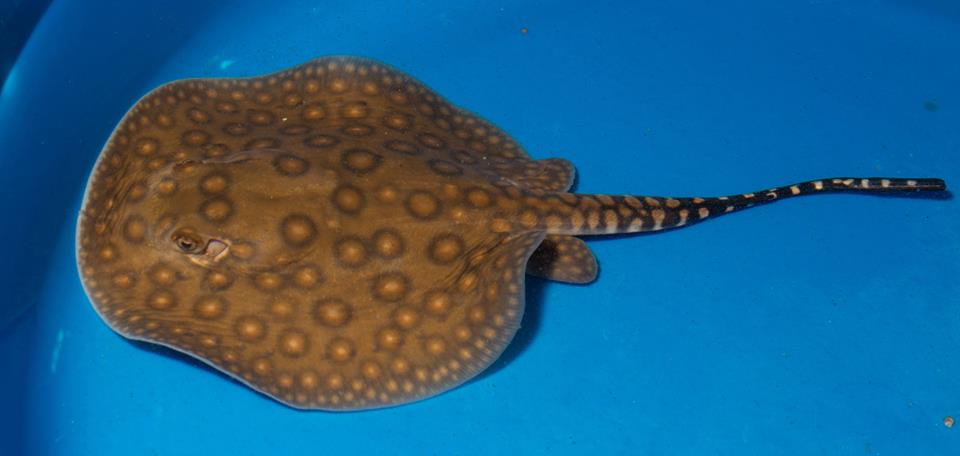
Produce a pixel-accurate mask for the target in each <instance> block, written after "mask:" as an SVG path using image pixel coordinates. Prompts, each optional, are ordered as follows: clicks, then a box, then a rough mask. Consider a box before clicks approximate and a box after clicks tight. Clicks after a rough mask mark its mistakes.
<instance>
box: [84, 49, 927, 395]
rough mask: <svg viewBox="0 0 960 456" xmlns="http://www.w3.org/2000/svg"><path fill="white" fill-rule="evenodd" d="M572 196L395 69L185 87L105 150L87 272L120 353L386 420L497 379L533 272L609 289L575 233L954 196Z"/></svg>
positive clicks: (338, 66) (560, 172)
mask: <svg viewBox="0 0 960 456" xmlns="http://www.w3.org/2000/svg"><path fill="white" fill-rule="evenodd" d="M573 179H574V168H573V166H572V165H571V164H570V162H568V161H566V160H563V159H559V158H550V159H544V160H534V159H532V158H531V157H530V156H529V155H527V153H526V152H525V151H524V150H523V149H522V148H521V147H520V146H519V145H518V144H517V142H515V141H514V140H513V139H512V138H511V137H510V136H508V135H507V134H506V133H504V132H503V131H502V130H500V129H499V128H497V127H496V126H494V125H493V124H491V123H490V122H488V121H486V120H484V119H482V118H480V117H478V116H476V115H474V114H472V113H470V112H468V111H465V110H463V109H461V108H458V107H456V106H454V105H452V104H450V103H449V102H447V101H446V100H445V99H444V98H442V97H441V96H439V95H438V94H436V93H435V92H433V91H432V90H430V89H429V88H427V87H426V86H424V85H423V84H421V83H420V82H418V81H416V80H414V79H413V78H411V77H410V76H408V75H406V74H404V73H402V72H400V71H398V70H396V69H393V68H391V67H389V66H386V65H384V64H381V63H378V62H374V61H370V60H365V59H360V58H350V57H328V58H321V59H317V60H313V61H310V62H308V63H305V64H302V65H299V66H296V67H293V68H290V69H287V70H284V71H280V72H277V73H273V74H269V75H265V76H260V77H253V78H240V79H188V80H180V81H175V82H171V83H168V84H165V85H163V86H161V87H159V88H157V89H155V90H153V91H152V92H150V93H149V94H147V95H146V96H144V97H143V98H142V99H141V100H140V101H138V102H137V103H136V104H135V105H134V106H133V107H132V108H131V109H130V110H129V112H127V114H126V115H125V116H124V117H123V119H122V120H121V122H120V124H119V125H118V126H117V128H116V129H115V131H114V132H113V133H112V135H111V137H110V139H109V141H108V142H107V144H106V146H105V148H104V149H103V151H102V152H101V154H100V156H99V158H98V160H97V162H96V165H95V167H94V170H93V172H92V174H91V177H90V179H89V183H88V185H87V188H86V193H85V197H84V200H83V206H82V209H81V212H80V218H79V222H78V232H77V246H78V248H77V258H78V266H79V271H80V275H81V277H82V281H83V285H84V289H85V291H86V293H87V295H88V296H89V298H90V300H91V301H92V303H93V306H94V308H95V309H96V311H97V312H98V314H99V315H100V317H101V318H102V319H103V320H104V321H105V322H106V323H107V324H108V325H109V326H110V327H111V328H112V329H114V330H115V331H117V332H119V333H120V334H122V335H123V336H125V337H128V338H131V339H137V340H142V341H147V342H150V343H154V344H160V345H164V346H167V347H170V348H173V349H175V350H178V351H180V352H183V353H186V354H188V355H191V356H193V357H196V358H198V359H200V360H202V361H204V362H206V363H208V364H209V365H211V366H213V367H215V368H216V369H219V370H221V371H223V372H225V373H227V374H229V375H230V376H232V377H234V378H236V379H238V380H239V381H241V382H242V383H244V384H246V385H248V386H249V387H251V388H253V389H255V390H257V391H259V392H261V393H263V394H265V395H267V396H269V397H271V398H273V399H276V400H278V401H280V402H282V403H284V404H287V405H289V406H292V407H296V408H306V409H324V410H357V409H369V408H378V407H384V406H390V405H395V404H401V403H406V402H411V401H415V400H418V399H423V398H427V397H430V396H434V395H436V394H439V393H441V392H443V391H446V390H449V389H451V388H454V387H456V386H458V385H460V384H462V383H464V382H465V381H467V380H469V379H471V378H473V377H474V376H476V375H477V374H478V373H480V372H481V371H483V370H484V369H485V368H486V367H488V366H489V365H490V364H491V363H492V362H493V361H494V360H495V359H497V357H498V356H499V355H500V354H501V353H502V352H503V350H504V348H505V347H506V346H507V344H508V343H509V342H510V340H511V339H512V338H513V336H514V333H515V332H516V331H517V328H518V327H519V325H520V319H521V316H522V315H523V311H524V277H525V273H528V274H533V275H537V276H541V277H545V278H547V279H552V280H557V281H560V282H568V283H588V282H591V281H592V280H594V278H595V277H596V275H597V262H596V260H595V258H594V255H593V254H592V253H591V251H590V249H589V247H588V246H587V245H586V244H585V243H584V241H582V240H581V239H580V238H578V237H576V236H583V235H607V234H619V233H638V232H651V231H660V230H666V229H673V228H679V227H684V226H689V225H693V224H695V223H698V222H701V221H704V220H707V219H710V218H714V217H717V216H719V215H722V214H727V213H730V212H735V211H738V210H741V209H744V208H748V207H751V206H754V205H758V204H762V203H768V202H771V201H776V200H780V199H785V198H790V197H794V196H801V195H808V194H818V193H827V192H865V193H877V192H881V193H882V192H928V191H943V190H944V189H945V184H944V182H943V181H942V180H940V179H926V178H916V179H906V178H830V179H820V180H814V181H808V182H802V183H798V184H794V185H787V186H783V187H775V188H770V189H767V190H763V191H758V192H754V193H746V194H738V195H731V196H721V197H692V198H681V197H653V196H630V195H588V194H576V193H570V192H569V189H570V186H571V184H572V182H573Z"/></svg>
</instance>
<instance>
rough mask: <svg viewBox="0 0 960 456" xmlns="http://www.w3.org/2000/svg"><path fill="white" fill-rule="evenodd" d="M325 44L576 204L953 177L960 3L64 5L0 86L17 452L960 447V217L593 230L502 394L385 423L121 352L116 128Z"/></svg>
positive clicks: (126, 348)
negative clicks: (863, 179) (112, 260)
mask: <svg viewBox="0 0 960 456" xmlns="http://www.w3.org/2000/svg"><path fill="white" fill-rule="evenodd" d="M328 54H356V55H363V56H367V57H371V58H374V59H378V60H382V61H384V62H387V63H390V64H392V65H394V66H396V67H398V68H400V69H402V70H404V71H406V72H409V73H410V74H412V75H413V76H415V77H417V78H419V79H421V80H422V81H424V82H425V83H426V84H428V85H430V86H432V87H433V88H434V89H436V90H437V91H438V92H439V93H441V94H442V95H444V96H446V97H448V98H449V99H450V100H451V101H452V102H453V103H456V104H458V105H460V106H463V107H466V108H468V109H470V110H473V111H474V112H477V113H479V114H480V115H482V116H485V117H486V118H488V119H490V120H491V121H493V122H495V123H497V124H498V125H500V126H501V127H503V128H504V129H505V130H506V131H508V132H510V133H511V134H512V135H513V136H514V137H515V138H516V139H517V140H518V141H520V142H521V143H522V144H523V145H524V146H525V147H526V148H527V150H528V151H529V152H530V153H531V155H532V156H534V157H535V158H547V157H553V156H558V157H565V158H567V159H570V160H571V161H572V162H574V163H575V164H576V165H577V167H578V170H579V183H578V187H577V188H578V191H580V192H585V193H589V192H605V193H635V194H652V195H678V196H680V195H689V196H697V195H720V194H729V193H740V192H746V191H752V190H757V189H762V188H768V187H770V186H773V185H782V184H787V183H791V182H795V181H799V180H805V179H812V178H819V177H826V176H831V175H864V176H872V175H890V176H927V175H929V176H936V177H942V178H945V179H946V180H947V182H948V183H951V184H957V185H960V128H958V126H960V85H958V84H957V82H958V81H960V59H957V56H960V8H958V7H957V6H955V3H954V2H948V1H935V0H913V1H911V0H879V1H853V2H769V1H741V2H732V3H731V2H710V1H645V2H588V3H585V2H572V1H558V2H535V1H522V2H499V3H492V2H480V1H477V2H449V1H439V0H437V1H435V0H424V1H417V2H385V1H369V2H353V1H328V2H319V1H314V2H308V1H277V2H270V4H269V6H267V3H264V2H253V1H249V2H230V3H222V4H216V3H214V2H198V1H190V2H187V1H179V0H176V1H166V2H128V1H105V0H82V1H81V0H55V1H53V2H52V4H51V5H50V7H49V9H48V10H47V11H46V13H45V14H44V16H43V17H42V19H41V20H40V21H39V23H38V25H37V26H36V29H35V31H34V32H33V34H32V35H31V36H30V39H29V41H27V43H26V46H25V47H24V49H23V52H22V53H20V55H19V57H18V58H17V60H16V61H15V64H14V66H13V67H12V71H11V73H10V74H9V76H8V78H7V80H6V82H5V84H4V88H3V92H2V95H0V165H2V166H0V172H2V173H3V176H2V178H3V179H2V183H3V185H2V190H0V214H2V215H3V221H2V222H0V223H2V230H3V231H2V234H3V235H2V237H0V240H2V241H3V248H2V250H0V252H2V258H3V260H2V262H0V268H2V270H0V285H2V289H3V290H4V292H5V294H4V298H3V299H0V306H2V312H0V317H2V318H0V324H2V326H0V366H3V369H2V375H0V420H2V421H3V422H2V423H0V424H2V427H0V454H4V455H8V454H10V455H12V454H31V455H39V454H63V455H114V454H117V455H120V454H124V455H126V454H164V455H166V454H170V455H182V454H236V455H244V454H251V455H253V454H406V453H409V454H444V455H445V454H546V453H559V454H562V453H571V454H575V453H581V454H651V455H659V454H678V455H679V454H689V455H703V454H771V455H774V454H775V455H782V454H802V455H809V454H831V455H836V454H850V455H862V454H886V455H889V454H930V455H932V454H958V453H960V429H958V427H954V428H949V427H947V426H945V424H944V420H945V418H946V417H948V416H955V417H958V418H960V394H958V392H960V355H958V342H960V298H958V297H960V281H958V280H957V278H958V277H960V205H958V203H957V201H956V200H955V199H909V198H878V197H867V196H854V195H830V196H819V197H810V198H800V199H796V200H790V201H784V202H781V203H777V204H775V205H771V206H768V207H763V208H757V209H754V210H750V211H746V212H744V213H741V214H735V215H731V216H729V217H723V218H720V219H718V220H715V221H710V222H708V223H704V224H702V225H697V226H695V227H691V228H689V229H682V230H677V231H671V232H667V233H662V234H656V235H644V236H620V237H617V238H615V239H595V240H590V241H589V244H590V246H591V248H593V249H594V251H595V252H596V255H597V257H598V259H599V261H600V264H601V268H602V271H601V274H600V277H599V280H597V281H596V282H595V283H593V284H590V285H587V286H569V285H562V284H556V283H547V282H544V281H542V280H533V279H531V280H530V281H529V282H528V289H527V314H526V316H525V317H524V320H523V327H522V328H521V330H520V332H519V333H518V335H517V337H516V339H515V340H514V342H513V344H512V345H511V346H510V348H509V349H508V351H507V352H506V354H505V355H504V356H503V357H502V359H501V360H500V361H499V362H497V363H496V364H495V365H494V366H493V367H492V368H491V369H490V371H489V372H488V373H486V374H484V375H482V376H481V377H480V378H478V379H477V380H475V381H473V382H470V383H468V384H467V385H465V386H462V387H460V388H457V389H455V390H453V391H451V392H449V393H446V394H443V395H441V396H438V397H435V398H432V399H429V400H425V401H422V402H418V403H415V404H411V405H405V406H401V407H396V408H390V409H385V410H377V411H368V412H360V413H326V412H302V411H297V410H293V409H291V408H288V407H285V406H283V405H281V404H278V403H276V402H274V401H272V400H270V399H268V398H266V397H265V396H262V395H260V394H258V393H256V392H254V391H252V390H250V389H248V388H246V387H244V386H242V385H241V384H239V383H237V382H235V381H232V380H230V379H229V378H227V377H226V376H224V375H220V374H218V373H216V372H214V371H212V370H210V369H207V368H204V367H202V365H201V364H200V363H198V362H195V361H192V360H190V359H189V358H186V357H183V356H176V355H173V354H171V353H170V352H168V351H166V350H157V349H152V348H151V347H150V346H148V345H145V344H139V343H136V344H135V343H130V342H128V341H126V340H125V339H123V338H121V337H120V336H118V335H117V334H115V333H114V332H112V331H111V330H110V329H109V328H108V327H107V326H106V325H105V324H104V323H103V322H102V321H101V320H100V319H99V318H98V316H97V314H96V313H95V312H94V310H93V308H92V307H91V305H90V303H89V301H88V300H87V298H86V296H85V295H84V293H83V290H82V288H81V284H80V281H79V278H78V274H77V271H76V266H75V257H74V252H75V245H74V233H75V221H76V215H77V211H78V208H79V204H80V201H81V197H82V192H83V189H84V185H85V182H86V178H87V176H88V173H89V171H90V169H91V167H92V165H93V163H94V160H95V159H96V157H97V155H98V153H99V152H100V150H101V148H102V146H103V144H104V142H105V140H106V139H107V137H108V135H109V134H110V132H111V131H112V129H113V128H114V127H115V125H116V123H117V122H118V121H119V119H120V118H121V116H122V115H123V114H124V112H125V111H126V110H127V109H128V108H129V107H130V106H131V105H132V104H133V103H134V102H135V101H136V100H137V99H138V98H139V97H140V96H141V95H143V94H144V93H146V92H147V91H148V90H150V89H151V88H153V87H155V86H157V85H159V84H162V83H164V82H167V81H170V80H174V79H179V78H186V77H238V76H250V75H256V74H262V73H266V72H271V71H275V70H278V69H282V68H285V67H288V66H292V65H295V64H298V63H301V62H304V61H306V60H309V59H311V58H314V57H317V56H322V55H328Z"/></svg>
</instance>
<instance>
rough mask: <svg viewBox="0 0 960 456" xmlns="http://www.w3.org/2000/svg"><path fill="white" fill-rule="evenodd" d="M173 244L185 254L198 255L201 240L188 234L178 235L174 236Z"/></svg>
mask: <svg viewBox="0 0 960 456" xmlns="http://www.w3.org/2000/svg"><path fill="white" fill-rule="evenodd" d="M173 242H174V244H177V248H178V249H180V251H181V252H183V253H197V251H199V250H200V245H201V242H200V239H197V237H196V236H193V235H190V234H187V233H177V234H174V235H173Z"/></svg>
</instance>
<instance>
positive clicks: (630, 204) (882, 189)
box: [546, 177, 947, 235]
mask: <svg viewBox="0 0 960 456" xmlns="http://www.w3.org/2000/svg"><path fill="white" fill-rule="evenodd" d="M946 189H947V186H946V183H944V181H943V180H942V179H935V178H917V179H901V178H887V177H868V178H860V177H834V178H829V179H819V180H813V181H807V182H801V183H798V184H793V185H786V186H783V187H775V188H771V189H768V190H762V191H758V192H753V193H742V194H739V195H730V196H721V197H710V198H670V197H651V196H613V195H580V194H578V195H570V194H568V195H564V196H566V197H567V198H565V199H564V202H565V203H567V204H568V206H575V209H574V211H573V212H572V214H571V215H570V216H569V217H566V218H567V220H566V221H565V223H560V224H554V226H550V225H551V224H550V223H548V224H547V225H548V226H547V227H546V229H547V232H548V233H554V234H573V235H594V234H618V233H638V232H646V231H659V230H665V229H670V228H679V227H682V226H687V225H691V224H694V223H696V222H701V221H703V220H706V219H708V218H713V217H716V216H718V215H722V214H728V213H731V212H735V211H738V210H741V209H746V208H748V207H753V206H756V205H759V204H766V203H770V202H773V201H777V200H781V199H786V198H792V197H795V196H803V195H813V194H819V193H837V192H854V193H867V194H898V193H899V194H905V193H929V194H936V193H938V192H939V193H943V192H945V191H946Z"/></svg>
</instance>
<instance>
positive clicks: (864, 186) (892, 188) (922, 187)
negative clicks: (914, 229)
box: [813, 177, 947, 192]
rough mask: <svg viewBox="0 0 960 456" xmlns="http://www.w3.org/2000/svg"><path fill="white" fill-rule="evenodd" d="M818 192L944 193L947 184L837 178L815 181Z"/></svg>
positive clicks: (922, 180) (926, 180) (934, 180)
mask: <svg viewBox="0 0 960 456" xmlns="http://www.w3.org/2000/svg"><path fill="white" fill-rule="evenodd" d="M813 184H814V187H815V189H816V190H825V189H830V190H854V191H874V192H943V191H946V190H947V183H946V182H944V181H943V179H938V178H933V177H920V178H903V177H897V178H893V177H868V178H855V177H839V178H837V177H835V178H832V179H822V180H819V181H813Z"/></svg>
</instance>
